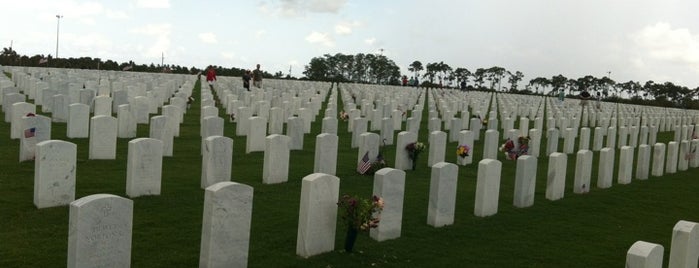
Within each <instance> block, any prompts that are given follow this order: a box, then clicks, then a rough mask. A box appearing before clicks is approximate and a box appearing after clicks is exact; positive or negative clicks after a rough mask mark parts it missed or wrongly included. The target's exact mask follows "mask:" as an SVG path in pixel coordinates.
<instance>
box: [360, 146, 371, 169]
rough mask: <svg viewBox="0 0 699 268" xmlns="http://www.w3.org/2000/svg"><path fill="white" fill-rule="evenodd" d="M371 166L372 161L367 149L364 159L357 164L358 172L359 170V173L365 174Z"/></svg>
mask: <svg viewBox="0 0 699 268" xmlns="http://www.w3.org/2000/svg"><path fill="white" fill-rule="evenodd" d="M369 168H371V163H370V162H369V152H368V151H367V152H366V153H365V154H364V157H362V161H361V162H359V164H357V172H359V174H364V173H366V172H367V171H368V170H369Z"/></svg>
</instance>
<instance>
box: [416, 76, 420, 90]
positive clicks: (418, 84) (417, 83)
mask: <svg viewBox="0 0 699 268" xmlns="http://www.w3.org/2000/svg"><path fill="white" fill-rule="evenodd" d="M419 86H420V79H418V78H417V76H416V77H415V87H419Z"/></svg>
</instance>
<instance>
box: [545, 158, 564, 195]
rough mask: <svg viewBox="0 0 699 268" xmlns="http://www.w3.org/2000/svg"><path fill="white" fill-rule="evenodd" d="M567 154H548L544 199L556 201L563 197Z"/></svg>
mask: <svg viewBox="0 0 699 268" xmlns="http://www.w3.org/2000/svg"><path fill="white" fill-rule="evenodd" d="M567 163H568V155H566V154H563V153H552V154H551V155H549V167H548V173H547V174H548V175H547V177H546V199H548V200H551V201H556V200H558V199H561V198H563V196H564V191H565V186H566V185H565V184H566V169H567V165H568V164H567Z"/></svg>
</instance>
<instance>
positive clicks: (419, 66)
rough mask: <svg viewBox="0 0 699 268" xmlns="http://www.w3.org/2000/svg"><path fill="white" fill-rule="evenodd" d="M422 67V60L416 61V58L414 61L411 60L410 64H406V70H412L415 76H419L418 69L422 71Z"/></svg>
mask: <svg viewBox="0 0 699 268" xmlns="http://www.w3.org/2000/svg"><path fill="white" fill-rule="evenodd" d="M424 69H425V68H423V67H422V62H420V61H417V60H416V61H413V63H411V64H410V65H409V66H408V71H411V72H413V73H414V74H415V77H419V76H420V71H422V70H424Z"/></svg>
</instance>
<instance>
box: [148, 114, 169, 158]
mask: <svg viewBox="0 0 699 268" xmlns="http://www.w3.org/2000/svg"><path fill="white" fill-rule="evenodd" d="M170 120H172V119H171V118H169V117H168V116H166V115H158V116H153V117H151V119H150V125H149V126H150V135H149V136H150V137H151V138H153V139H157V140H160V141H161V142H162V144H161V145H162V147H163V152H162V154H163V156H172V151H173V147H174V138H175V137H174V134H173V132H174V131H173V129H172V124H171V123H170Z"/></svg>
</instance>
